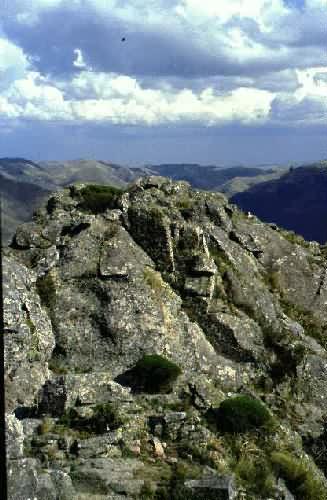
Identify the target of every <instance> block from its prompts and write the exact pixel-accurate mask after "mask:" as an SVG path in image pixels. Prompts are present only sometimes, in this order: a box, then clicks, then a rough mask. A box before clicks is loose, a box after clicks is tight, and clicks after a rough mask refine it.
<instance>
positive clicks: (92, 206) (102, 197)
mask: <svg viewBox="0 0 327 500" xmlns="http://www.w3.org/2000/svg"><path fill="white" fill-rule="evenodd" d="M123 192H124V191H123V190H122V189H119V188H116V187H113V186H101V185H97V184H89V185H88V186H86V187H85V188H83V189H81V191H80V195H81V197H82V201H81V202H80V205H79V206H80V208H82V209H84V210H87V211H90V212H92V213H94V214H98V213H102V212H104V211H105V210H107V208H115V207H116V205H117V200H118V198H119V196H120V195H121V194H122V193H123Z"/></svg>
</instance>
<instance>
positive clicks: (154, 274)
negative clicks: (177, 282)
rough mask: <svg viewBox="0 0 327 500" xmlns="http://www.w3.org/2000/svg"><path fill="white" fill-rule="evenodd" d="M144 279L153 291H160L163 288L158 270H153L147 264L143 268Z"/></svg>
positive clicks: (163, 284)
mask: <svg viewBox="0 0 327 500" xmlns="http://www.w3.org/2000/svg"><path fill="white" fill-rule="evenodd" d="M143 276H144V280H145V282H146V283H147V284H148V285H149V287H150V288H152V290H154V291H155V292H162V291H163V290H164V288H165V283H164V281H163V279H162V277H161V274H160V273H159V272H158V271H155V270H154V269H152V268H151V267H149V266H146V267H145V268H144V272H143Z"/></svg>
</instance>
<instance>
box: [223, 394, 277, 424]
mask: <svg viewBox="0 0 327 500" xmlns="http://www.w3.org/2000/svg"><path fill="white" fill-rule="evenodd" d="M214 415H215V423H216V425H217V427H218V429H219V430H221V431H222V432H232V433H244V432H248V431H252V430H256V429H260V428H265V429H270V428H272V426H273V419H272V416H271V415H270V413H269V411H268V409H267V408H266V406H265V405H264V404H263V403H261V401H259V400H258V399H255V398H252V397H250V396H247V395H240V396H235V397H231V398H227V399H225V400H224V401H223V402H222V403H221V405H220V406H219V408H218V409H217V410H215V411H214Z"/></svg>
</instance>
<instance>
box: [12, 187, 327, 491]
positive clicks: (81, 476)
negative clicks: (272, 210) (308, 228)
mask: <svg viewBox="0 0 327 500" xmlns="http://www.w3.org/2000/svg"><path fill="white" fill-rule="evenodd" d="M3 261H4V262H3V264H4V277H5V280H4V306H5V311H4V313H5V317H4V319H5V370H6V412H7V414H6V422H7V429H6V431H7V458H8V461H7V466H8V483H9V484H8V486H9V498H10V499H11V500H27V499H32V498H33V499H37V500H59V499H60V500H78V499H80V500H86V499H90V500H109V499H110V500H131V499H157V500H168V499H172V500H182V499H183V500H184V499H185V500H192V499H193V500H197V499H199V500H210V499H226V500H232V499H233V500H241V499H243V500H268V499H276V500H277V499H279V500H282V499H284V500H286V499H287V500H292V499H295V500H322V499H327V480H326V477H327V459H326V456H327V455H326V450H327V442H326V439H327V430H326V425H325V423H326V417H327V353H326V346H327V335H326V314H325V312H326V304H327V260H326V248H325V247H323V246H320V245H319V244H318V243H312V242H311V243H309V242H306V241H305V240H303V239H302V238H301V237H298V236H296V235H295V234H294V233H288V232H287V231H284V230H281V229H280V228H279V227H278V226H276V225H274V224H270V225H268V224H265V223H263V222H261V221H260V220H259V219H257V218H256V217H255V216H253V215H251V214H245V213H243V212H241V211H240V210H239V209H237V208H236V206H234V205H231V204H229V203H228V201H227V199H226V198H225V197H224V196H223V195H222V194H220V193H210V192H202V191H195V190H192V189H191V188H190V186H189V184H187V183H186V182H173V181H171V180H168V179H166V178H162V177H146V178H142V179H139V180H138V181H136V182H135V183H134V184H133V185H132V186H131V187H130V188H129V189H128V190H127V191H121V190H119V189H117V188H110V187H103V186H101V187H100V186H92V185H91V186H87V185H84V184H77V185H73V186H70V187H68V188H66V189H64V190H62V191H60V192H57V193H56V194H55V195H53V196H52V197H50V198H49V199H48V201H47V202H46V203H45V205H44V206H43V207H41V208H40V209H39V210H38V211H37V212H36V213H35V215H34V218H33V220H32V222H29V223H25V224H23V225H22V226H20V227H19V229H18V230H17V232H16V235H15V237H14V240H13V242H12V244H11V246H10V248H8V249H7V250H5V251H4V255H3Z"/></svg>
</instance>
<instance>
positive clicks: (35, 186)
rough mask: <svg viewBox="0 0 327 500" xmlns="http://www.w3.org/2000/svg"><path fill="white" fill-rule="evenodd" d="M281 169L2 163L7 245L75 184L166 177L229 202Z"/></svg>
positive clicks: (117, 183)
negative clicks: (54, 194) (52, 195)
mask: <svg viewBox="0 0 327 500" xmlns="http://www.w3.org/2000/svg"><path fill="white" fill-rule="evenodd" d="M284 172H285V169H283V168H280V167H275V168H272V167H271V166H269V168H267V167H263V168H260V167H256V168H246V167H242V166H241V167H239V166H238V167H225V168H224V167H216V166H201V165H198V164H168V165H166V164H163V165H150V166H146V167H142V168H129V167H126V166H121V165H117V164H114V163H112V162H107V161H97V160H71V161H41V162H38V163H36V162H33V161H30V160H27V159H24V158H2V159H0V193H1V195H2V199H3V234H2V236H3V241H4V242H8V241H9V240H10V238H11V236H12V235H13V233H14V231H15V229H16V227H17V225H18V224H19V223H21V222H24V221H26V220H28V219H30V218H31V216H32V213H33V211H34V210H35V209H36V208H37V206H39V205H40V203H41V201H42V200H43V199H44V198H46V197H47V196H48V194H49V191H56V190H57V189H60V188H62V187H65V186H68V185H69V184H73V183H76V182H86V183H97V184H110V185H113V186H117V187H127V185H128V184H129V183H130V182H132V181H133V180H135V179H136V178H137V177H143V176H145V175H151V174H152V175H162V176H165V177H170V178H172V179H175V180H180V179H182V180H187V181H188V182H190V184H191V185H192V186H193V187H195V188H197V189H208V190H212V191H222V192H224V193H225V194H226V195H227V196H230V195H232V194H234V193H235V192H239V191H242V190H243V189H247V188H248V187H250V186H252V185H253V184H255V183H256V182H262V180H268V179H271V178H276V177H280V175H282V173H284Z"/></svg>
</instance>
